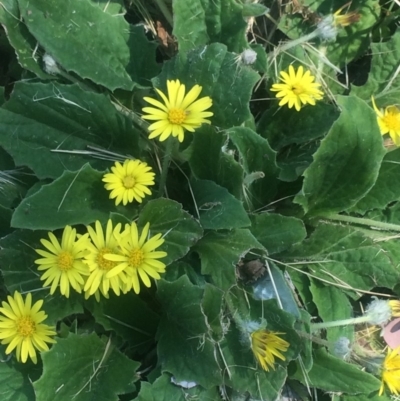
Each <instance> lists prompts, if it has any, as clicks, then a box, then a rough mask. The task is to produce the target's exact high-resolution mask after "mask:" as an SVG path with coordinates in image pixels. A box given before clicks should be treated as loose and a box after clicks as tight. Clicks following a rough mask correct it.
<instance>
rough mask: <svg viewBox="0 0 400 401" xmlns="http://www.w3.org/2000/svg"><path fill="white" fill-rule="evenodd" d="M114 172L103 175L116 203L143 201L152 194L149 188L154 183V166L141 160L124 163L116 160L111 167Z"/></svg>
mask: <svg viewBox="0 0 400 401" xmlns="http://www.w3.org/2000/svg"><path fill="white" fill-rule="evenodd" d="M111 171H112V173H107V174H105V175H104V177H103V180H102V181H103V182H105V183H106V184H105V185H104V188H105V189H107V190H108V191H111V193H110V199H114V198H115V205H116V206H118V205H119V204H120V203H121V202H122V204H123V205H124V206H126V205H127V204H128V203H131V202H133V200H134V199H135V200H136V201H137V202H139V203H142V200H143V198H144V197H145V196H146V195H151V191H150V189H149V188H147V187H148V186H150V185H154V176H155V173H153V172H152V168H151V167H149V166H148V165H147V163H143V162H141V161H140V160H129V159H128V160H125V161H124V164H121V163H119V162H115V165H114V166H113V167H111Z"/></svg>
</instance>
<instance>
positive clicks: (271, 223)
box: [251, 213, 307, 255]
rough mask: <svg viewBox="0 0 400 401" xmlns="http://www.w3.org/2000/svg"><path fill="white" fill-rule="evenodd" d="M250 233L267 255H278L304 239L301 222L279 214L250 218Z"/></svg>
mask: <svg viewBox="0 0 400 401" xmlns="http://www.w3.org/2000/svg"><path fill="white" fill-rule="evenodd" d="M251 232H252V233H253V235H254V236H255V237H256V238H257V239H258V240H259V241H260V243H261V244H262V245H263V246H264V247H265V248H266V250H267V251H268V254H269V255H272V254H274V253H279V252H281V251H283V250H285V249H287V248H289V247H290V246H291V245H293V244H295V243H297V242H301V241H302V240H303V239H304V238H305V237H306V234H307V233H306V230H305V227H304V224H303V222H302V221H301V220H299V219H296V218H294V217H287V216H282V215H279V214H272V213H262V214H259V215H254V216H252V217H251Z"/></svg>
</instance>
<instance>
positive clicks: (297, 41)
mask: <svg viewBox="0 0 400 401" xmlns="http://www.w3.org/2000/svg"><path fill="white" fill-rule="evenodd" d="M317 36H318V31H317V30H315V31H313V32H311V33H309V34H308V35H305V36H302V37H300V38H298V39H295V40H290V41H289V42H286V43H285V44H283V45H282V46H278V47H277V48H276V50H277V51H278V52H279V53H282V52H285V51H287V50H289V49H291V48H292V47H295V46H297V45H300V44H302V43H305V42H308V41H309V40H311V39H314V38H315V37H317ZM275 56H276V52H272V53H270V54H269V57H270V58H274V57H275Z"/></svg>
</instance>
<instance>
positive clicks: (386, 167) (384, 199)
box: [352, 149, 400, 214]
mask: <svg viewBox="0 0 400 401" xmlns="http://www.w3.org/2000/svg"><path fill="white" fill-rule="evenodd" d="M399 198H400V149H396V150H394V151H392V152H388V153H387V154H386V155H385V157H384V158H383V161H382V165H381V168H380V170H379V175H378V178H377V180H376V182H375V185H374V186H373V187H372V188H371V190H370V191H369V192H368V193H367V194H366V195H365V196H364V198H362V199H361V200H360V201H359V202H358V203H357V204H356V205H355V206H354V207H353V208H352V211H354V212H356V213H361V214H364V213H365V212H367V211H368V210H371V209H384V208H385V207H386V206H388V205H389V203H391V202H393V201H395V200H398V199H399Z"/></svg>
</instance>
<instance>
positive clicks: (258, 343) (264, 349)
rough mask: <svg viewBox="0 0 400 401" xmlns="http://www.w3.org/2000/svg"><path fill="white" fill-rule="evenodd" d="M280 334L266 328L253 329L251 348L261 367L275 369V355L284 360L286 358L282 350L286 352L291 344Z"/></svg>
mask: <svg viewBox="0 0 400 401" xmlns="http://www.w3.org/2000/svg"><path fill="white" fill-rule="evenodd" d="M279 334H284V333H276V332H272V331H269V330H265V329H259V330H256V331H253V332H252V333H251V334H250V336H251V350H252V351H253V354H254V356H255V357H256V358H257V361H258V362H259V363H260V365H261V367H262V368H263V369H264V370H266V371H269V368H272V369H275V367H274V364H275V357H276V358H279V359H281V360H282V361H284V360H285V359H286V358H285V357H284V355H282V353H281V352H280V351H282V352H286V351H287V349H288V348H289V346H290V344H289V343H288V342H287V341H285V340H283V339H282V338H280V337H279Z"/></svg>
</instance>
